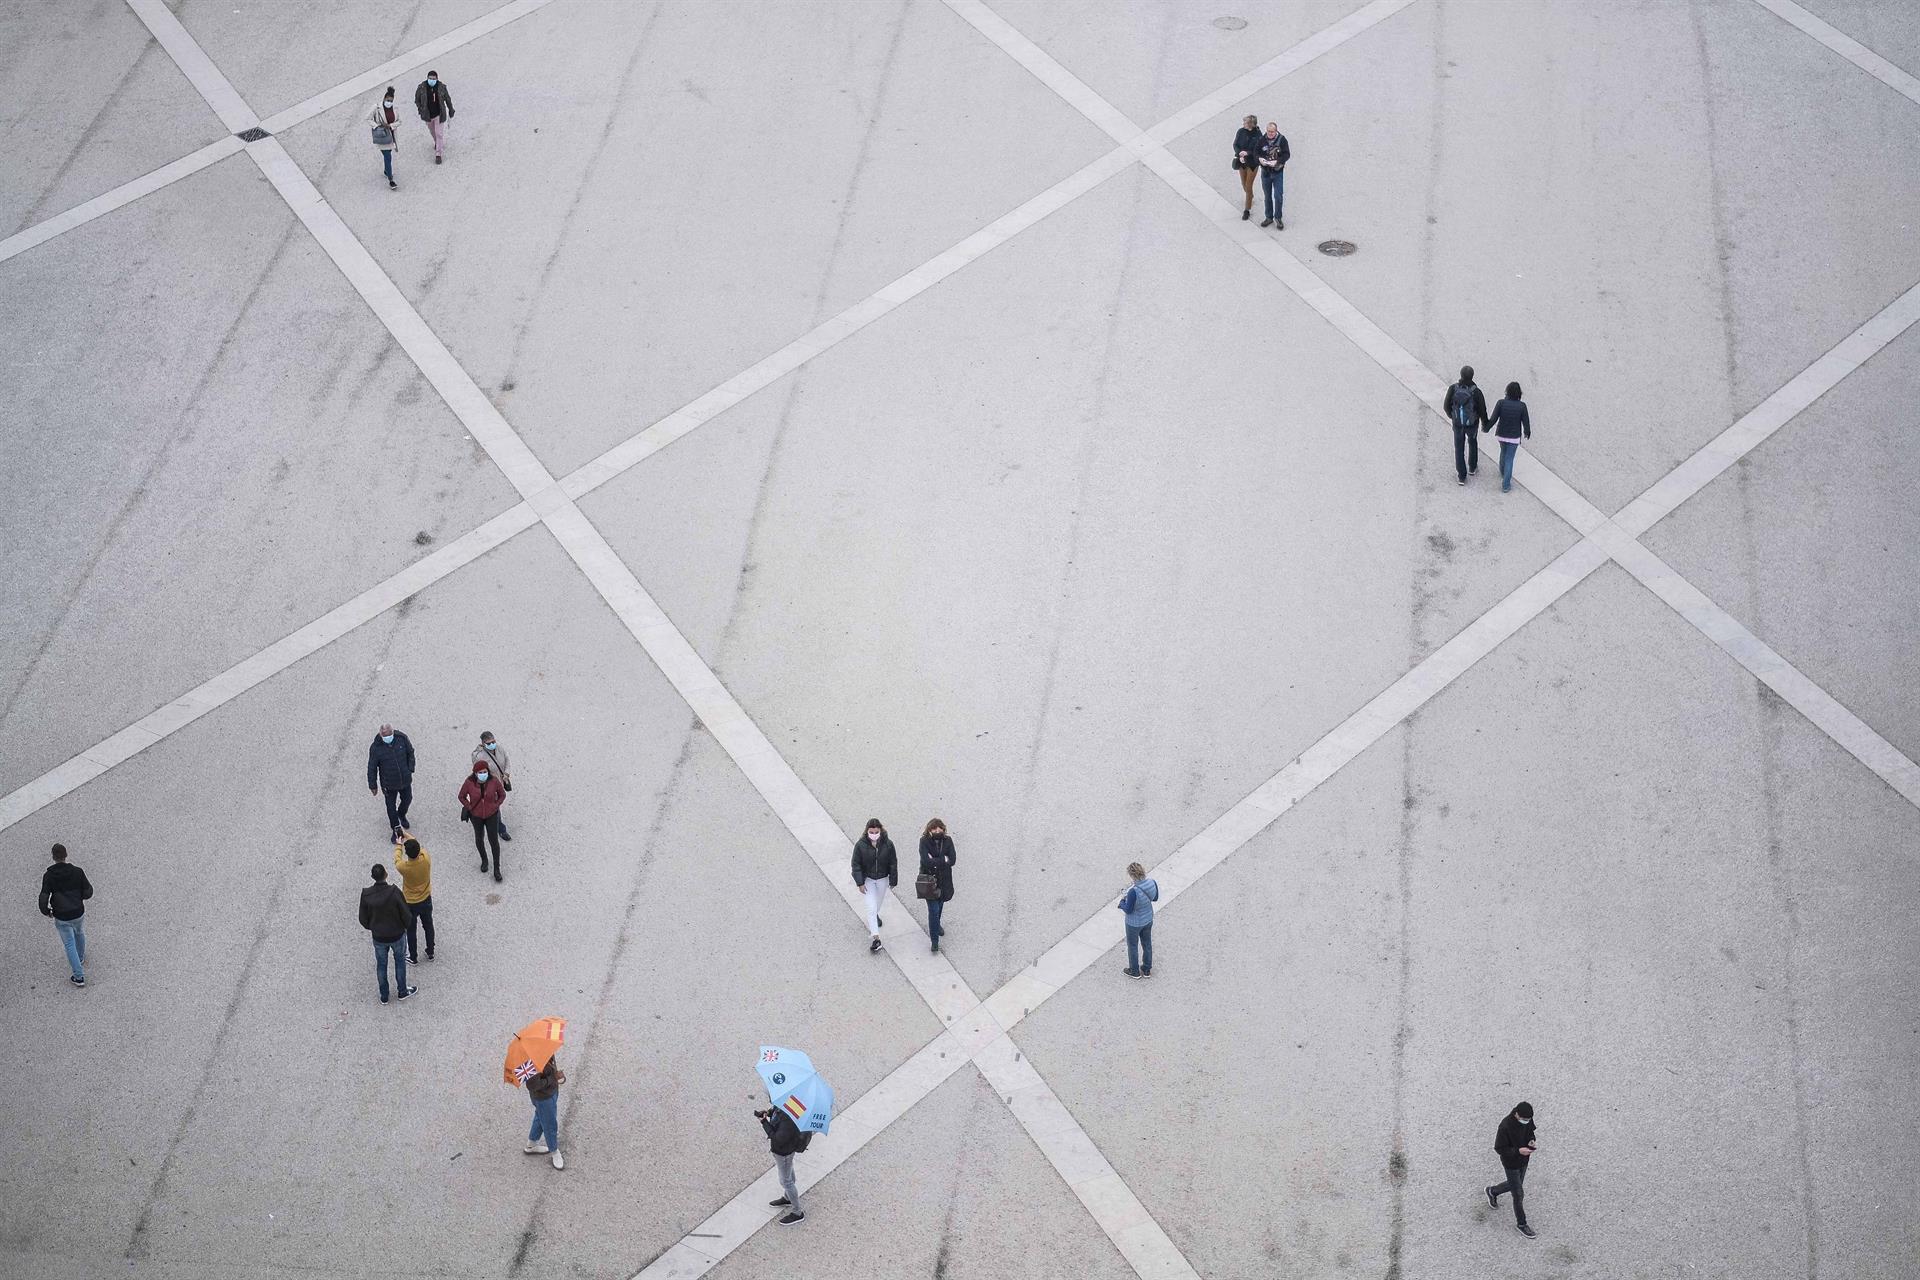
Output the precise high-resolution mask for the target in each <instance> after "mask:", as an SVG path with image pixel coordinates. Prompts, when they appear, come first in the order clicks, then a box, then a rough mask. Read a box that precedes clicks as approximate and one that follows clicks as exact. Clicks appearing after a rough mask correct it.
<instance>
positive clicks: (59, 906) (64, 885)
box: [40, 862, 93, 920]
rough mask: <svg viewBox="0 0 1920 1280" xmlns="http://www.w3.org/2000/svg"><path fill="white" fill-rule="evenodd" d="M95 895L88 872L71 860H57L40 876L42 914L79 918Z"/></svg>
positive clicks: (61, 917) (63, 917)
mask: <svg viewBox="0 0 1920 1280" xmlns="http://www.w3.org/2000/svg"><path fill="white" fill-rule="evenodd" d="M92 896H93V886H92V885H90V884H88V883H87V873H86V872H84V871H82V870H81V869H80V868H78V867H76V866H74V865H73V864H72V863H71V862H56V863H54V864H53V865H52V866H50V867H48V868H47V870H46V873H45V874H44V875H42V876H41V877H40V914H41V915H43V916H52V917H53V918H54V919H55V920H78V919H79V918H80V917H81V916H83V915H85V914H87V908H86V905H85V904H86V900H87V899H88V898H91V897H92Z"/></svg>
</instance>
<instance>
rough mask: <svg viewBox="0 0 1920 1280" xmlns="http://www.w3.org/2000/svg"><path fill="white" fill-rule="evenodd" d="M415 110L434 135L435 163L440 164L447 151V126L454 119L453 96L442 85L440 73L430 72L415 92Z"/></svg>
mask: <svg viewBox="0 0 1920 1280" xmlns="http://www.w3.org/2000/svg"><path fill="white" fill-rule="evenodd" d="M413 109H414V110H416V111H418V112H419V113H420V118H421V119H422V120H424V121H426V122H427V131H428V132H429V133H431V134H433V162H434V163H435V164H439V163H440V160H441V156H442V154H443V153H444V152H445V151H446V149H447V125H448V123H449V122H451V121H452V119H453V94H452V93H450V92H448V90H447V86H446V85H445V84H444V83H442V81H441V79H440V73H439V72H438V71H428V72H427V78H426V79H425V80H422V81H421V82H420V87H419V88H417V89H415V90H414V91H413Z"/></svg>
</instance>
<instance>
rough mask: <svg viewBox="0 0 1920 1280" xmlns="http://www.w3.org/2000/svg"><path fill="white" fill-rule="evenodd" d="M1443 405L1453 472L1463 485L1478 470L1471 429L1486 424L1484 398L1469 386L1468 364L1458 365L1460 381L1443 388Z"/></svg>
mask: <svg viewBox="0 0 1920 1280" xmlns="http://www.w3.org/2000/svg"><path fill="white" fill-rule="evenodd" d="M1443 404H1444V405H1445V407H1446V410H1447V421H1448V422H1451V423H1452V424H1453V469H1454V470H1455V471H1457V472H1459V474H1460V483H1461V484H1465V483H1466V482H1467V477H1468V476H1470V475H1472V474H1474V473H1475V472H1477V471H1479V470H1480V433H1479V431H1477V430H1475V428H1477V427H1484V426H1486V425H1487V398H1486V396H1484V395H1482V394H1481V393H1480V388H1479V387H1476V386H1475V385H1473V366H1472V365H1470V364H1463V365H1461V366H1460V381H1458V382H1456V383H1454V384H1453V385H1452V386H1450V387H1448V388H1447V398H1446V400H1445V401H1444V402H1443Z"/></svg>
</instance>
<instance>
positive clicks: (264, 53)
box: [173, 0, 506, 149]
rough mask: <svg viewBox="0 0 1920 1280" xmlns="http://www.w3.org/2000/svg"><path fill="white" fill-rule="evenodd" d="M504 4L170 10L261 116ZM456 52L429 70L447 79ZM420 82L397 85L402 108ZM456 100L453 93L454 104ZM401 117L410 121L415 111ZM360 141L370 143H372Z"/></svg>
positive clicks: (203, 3) (251, 3)
mask: <svg viewBox="0 0 1920 1280" xmlns="http://www.w3.org/2000/svg"><path fill="white" fill-rule="evenodd" d="M505 2H506V0H420V2H419V3H417V4H413V5H408V6H401V5H392V4H381V3H379V2H378V0H346V2H345V3H341V2H339V0H335V2H334V3H329V4H325V5H316V6H312V7H306V6H288V5H284V4H280V3H276V0H237V2H236V0H181V2H180V3H179V4H177V5H175V6H173V9H174V14H175V16H177V17H178V18H179V19H180V23H181V25H182V26H184V27H186V29H187V32H188V34H190V35H191V36H192V37H193V38H194V40H195V41H196V42H197V43H198V44H199V45H200V47H201V48H202V49H205V50H206V51H207V55H208V56H209V57H211V58H212V59H213V60H214V62H215V63H216V64H217V65H218V66H219V68H220V70H221V71H223V72H224V73H225V74H226V77H227V79H228V80H230V81H232V82H233V87H234V88H235V89H238V90H239V91H240V96H241V97H243V98H245V99H246V100H247V105H248V106H250V107H252V108H253V109H254V112H255V113H256V114H258V115H259V116H260V117H262V118H263V119H264V118H265V117H267V116H270V115H272V114H273V113H274V112H275V111H278V110H280V109H282V108H283V107H290V106H292V105H293V104H294V103H296V102H299V101H301V100H303V99H305V98H308V97H310V96H312V95H313V94H316V93H319V92H321V91H322V90H324V89H328V88H331V87H332V86H334V85H336V84H338V83H340V82H341V81H342V80H347V79H351V78H352V77H353V76H355V75H357V74H359V73H360V72H362V71H365V70H366V69H367V68H368V67H372V66H377V65H378V64H380V63H382V62H385V61H386V60H387V59H389V58H392V57H395V56H396V55H398V54H401V53H404V52H406V51H407V50H408V49H411V48H413V47H414V46H415V45H420V44H425V43H426V42H427V41H429V40H431V39H433V38H434V37H435V36H438V35H441V34H443V33H445V32H447V31H451V30H452V29H453V28H455V27H457V26H459V25H461V24H462V23H464V22H470V21H472V20H473V19H475V18H478V17H480V16H481V15H482V14H485V13H487V12H489V11H490V10H493V9H497V8H499V7H500V5H501V4H504V3H505ZM460 57H461V55H460V54H459V53H453V54H449V55H447V56H446V58H445V59H444V61H446V62H447V63H449V64H450V65H449V66H448V67H444V68H443V67H440V66H439V64H438V63H435V70H440V71H443V72H444V73H445V74H446V75H447V76H448V77H449V81H448V83H452V81H451V77H452V76H453V74H454V72H453V70H452V68H453V67H454V66H458V65H460ZM424 70H425V68H422V71H423V72H424ZM420 80H421V76H419V75H416V76H414V77H413V79H411V80H409V81H408V82H407V83H406V84H403V85H400V86H398V88H399V94H398V96H399V98H400V100H401V102H402V103H403V104H405V105H406V106H407V109H408V111H409V113H411V112H412V103H413V87H414V85H416V84H418V83H419V82H420ZM459 101H460V100H459V99H458V98H455V99H454V103H455V106H456V107H457V106H458V105H459ZM361 114H362V115H365V114H366V112H365V111H364V110H363V111H362V112H361ZM409 118H410V119H412V120H413V121H414V122H415V123H418V120H419V117H418V116H417V115H411V114H410V116H409ZM367 145H368V148H369V149H371V147H372V145H373V144H372V143H371V142H369V143H368V144H367Z"/></svg>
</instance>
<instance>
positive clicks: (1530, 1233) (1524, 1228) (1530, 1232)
mask: <svg viewBox="0 0 1920 1280" xmlns="http://www.w3.org/2000/svg"><path fill="white" fill-rule="evenodd" d="M1513 1229H1514V1230H1515V1231H1518V1232H1519V1233H1520V1234H1521V1235H1523V1236H1525V1237H1526V1238H1527V1239H1529V1240H1531V1239H1533V1238H1534V1236H1536V1235H1538V1234H1539V1233H1538V1232H1536V1231H1535V1230H1534V1229H1533V1228H1532V1227H1530V1226H1528V1225H1527V1224H1526V1223H1524V1222H1520V1223H1516V1224H1514V1228H1513Z"/></svg>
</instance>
